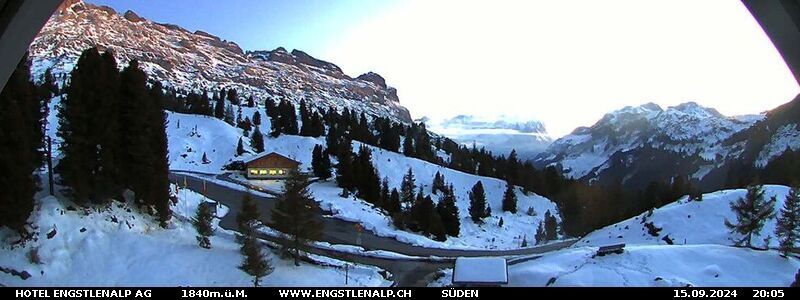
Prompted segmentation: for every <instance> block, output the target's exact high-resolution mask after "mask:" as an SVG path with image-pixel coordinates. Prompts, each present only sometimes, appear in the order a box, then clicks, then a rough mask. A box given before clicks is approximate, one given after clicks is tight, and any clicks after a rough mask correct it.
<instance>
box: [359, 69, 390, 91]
mask: <svg viewBox="0 0 800 300" xmlns="http://www.w3.org/2000/svg"><path fill="white" fill-rule="evenodd" d="M356 78H358V79H360V80H363V81H367V82H372V83H374V84H376V85H377V86H379V87H383V88H386V80H385V79H383V76H381V75H378V73H373V72H367V73H364V74H361V75H358V77H356Z"/></svg>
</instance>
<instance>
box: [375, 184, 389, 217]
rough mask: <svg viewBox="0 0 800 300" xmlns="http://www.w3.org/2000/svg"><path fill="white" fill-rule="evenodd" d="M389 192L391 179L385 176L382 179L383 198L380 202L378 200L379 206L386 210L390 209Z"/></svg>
mask: <svg viewBox="0 0 800 300" xmlns="http://www.w3.org/2000/svg"><path fill="white" fill-rule="evenodd" d="M389 193H390V192H389V179H388V178H386V177H383V180H381V198H380V202H378V206H379V207H381V208H383V209H384V210H386V211H389V202H390V199H389V195H390V194H389Z"/></svg>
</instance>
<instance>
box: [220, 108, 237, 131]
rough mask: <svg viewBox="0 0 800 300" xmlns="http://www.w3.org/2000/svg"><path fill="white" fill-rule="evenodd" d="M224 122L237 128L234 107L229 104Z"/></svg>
mask: <svg viewBox="0 0 800 300" xmlns="http://www.w3.org/2000/svg"><path fill="white" fill-rule="evenodd" d="M223 121H225V123H228V124H229V125H231V126H236V115H235V114H234V112H233V105H230V104H228V105H226V106H225V115H224V118H223Z"/></svg>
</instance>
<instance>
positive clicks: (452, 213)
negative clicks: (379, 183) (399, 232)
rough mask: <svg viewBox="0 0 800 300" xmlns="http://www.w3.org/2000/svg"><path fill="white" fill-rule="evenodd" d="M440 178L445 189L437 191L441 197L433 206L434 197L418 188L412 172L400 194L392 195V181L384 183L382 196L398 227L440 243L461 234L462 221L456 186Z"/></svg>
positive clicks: (403, 184)
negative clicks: (457, 203)
mask: <svg viewBox="0 0 800 300" xmlns="http://www.w3.org/2000/svg"><path fill="white" fill-rule="evenodd" d="M436 178H437V179H436V181H437V182H438V181H440V182H441V185H442V186H444V188H441V187H437V188H436V190H438V192H440V194H441V195H440V198H439V203H438V204H434V203H433V199H432V198H431V196H430V195H428V196H425V194H424V193H423V190H422V187H421V186H420V187H419V189H417V184H416V179H415V177H414V172H413V171H412V170H411V169H408V172H406V174H405V175H404V176H403V180H402V182H401V184H400V191H399V192H398V191H397V189H392V191H391V192H389V187H388V182H387V180H384V183H383V187H382V192H381V195H383V197H384V198H386V200H384V203H386V204H385V209H386V210H387V212H388V213H389V214H390V216H391V217H392V220H393V223H394V225H395V227H397V228H399V229H408V230H411V231H415V232H420V233H422V234H424V235H426V236H431V237H433V239H434V240H437V241H444V240H446V239H447V236H454V237H457V236H458V235H459V231H460V227H461V221H460V217H459V215H458V207H457V206H456V196H455V192H454V191H453V186H452V185H449V186H448V185H446V183H445V181H444V176H443V175H441V174H439V175H437V176H436Z"/></svg>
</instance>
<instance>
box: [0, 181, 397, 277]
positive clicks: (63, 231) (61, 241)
mask: <svg viewBox="0 0 800 300" xmlns="http://www.w3.org/2000/svg"><path fill="white" fill-rule="evenodd" d="M204 199H205V198H204V197H202V196H201V195H199V194H196V193H194V192H191V191H188V190H182V191H181V192H180V193H179V194H178V203H177V204H176V205H175V206H174V207H173V213H174V214H175V216H174V219H173V221H172V222H171V228H169V229H162V228H161V227H159V226H158V222H157V221H155V220H153V218H152V217H151V216H148V215H143V214H141V213H139V212H138V209H136V208H133V207H130V206H129V205H128V204H126V203H121V202H112V203H111V205H109V206H108V207H105V208H100V209H94V208H82V207H79V206H76V205H72V204H69V203H65V202H63V201H61V200H58V199H57V198H55V197H52V196H46V197H43V198H41V199H39V200H37V204H36V209H35V211H34V213H33V215H32V216H31V219H30V221H31V222H32V224H33V226H35V228H38V230H37V232H38V235H37V236H36V237H35V239H34V240H32V241H29V242H27V243H25V244H24V245H15V246H9V245H10V244H11V242H12V241H14V240H16V239H18V235H17V234H16V233H15V232H12V231H10V230H8V229H7V228H3V229H0V240H2V241H3V243H2V244H3V246H2V247H0V267H3V268H6V269H13V270H15V271H18V272H26V273H27V274H29V275H30V278H28V279H27V280H23V279H21V278H19V277H17V276H12V275H10V274H8V273H6V272H0V284H1V285H4V286H55V285H57V286H252V283H251V281H250V280H251V277H249V276H248V275H247V274H246V273H244V272H243V271H241V270H239V269H238V268H237V266H238V265H239V264H240V263H241V260H242V255H241V254H240V253H239V245H238V244H237V243H236V241H235V238H234V236H233V233H232V232H229V231H226V230H224V229H221V228H217V229H216V233H215V235H214V236H213V237H211V244H212V248H211V249H203V248H200V247H199V246H197V241H196V239H195V235H196V234H197V233H196V231H195V230H194V228H193V227H192V225H191V223H190V222H189V221H188V218H191V217H193V216H194V214H195V210H196V207H197V205H198V204H199V203H200V202H201V201H203V200H204ZM208 200H210V199H208ZM223 208H224V207H223ZM219 213H220V215H223V214H224V213H226V210H225V209H221V210H220V211H219ZM51 232H52V233H53V235H52V236H50V233H51ZM267 252H268V251H267ZM31 253H36V255H35V256H36V259H32V257H33V256H31V255H32V254H31ZM268 255H269V257H270V259H271V261H272V265H273V266H274V267H275V271H274V272H273V273H272V274H270V275H268V276H267V277H265V278H264V279H263V282H262V284H263V285H265V286H337V285H340V284H341V281H342V278H343V277H344V272H345V270H344V269H342V268H338V267H327V266H316V265H311V264H305V263H303V264H302V265H301V266H299V267H295V266H294V264H293V263H292V261H291V260H284V259H281V258H279V257H278V256H277V255H275V254H272V253H271V252H269V254H268ZM379 271H380V270H378V269H376V268H374V267H369V266H367V267H365V266H350V269H349V270H348V273H349V276H350V282H351V284H354V285H358V286H387V285H389V284H390V282H388V281H386V280H385V279H383V277H382V276H381V275H380V273H379Z"/></svg>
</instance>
